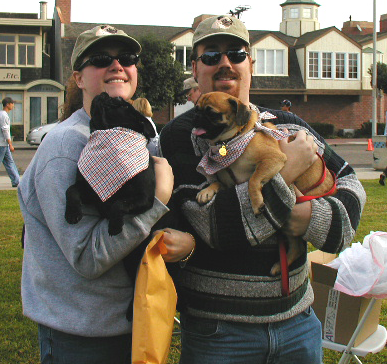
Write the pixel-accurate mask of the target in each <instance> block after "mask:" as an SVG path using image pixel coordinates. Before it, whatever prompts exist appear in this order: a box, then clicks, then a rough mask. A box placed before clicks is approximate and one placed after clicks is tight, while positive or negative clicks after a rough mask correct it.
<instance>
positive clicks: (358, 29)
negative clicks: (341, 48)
mask: <svg viewBox="0 0 387 364" xmlns="http://www.w3.org/2000/svg"><path fill="white" fill-rule="evenodd" d="M341 31H342V32H343V33H344V34H346V35H365V34H372V33H373V31H374V23H373V22H370V21H351V20H350V21H346V22H344V24H343V28H342V29H341Z"/></svg>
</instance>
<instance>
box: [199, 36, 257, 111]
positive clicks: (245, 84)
mask: <svg viewBox="0 0 387 364" xmlns="http://www.w3.org/2000/svg"><path fill="white" fill-rule="evenodd" d="M241 49H243V50H245V49H246V47H245V45H244V43H243V42H242V41H241V40H239V39H238V38H236V37H233V36H228V35H216V36H213V37H210V38H209V39H204V40H203V41H202V42H200V43H199V44H198V46H197V52H198V57H200V56H201V55H202V54H203V53H205V52H210V51H212V52H214V51H216V52H225V51H230V50H241ZM192 70H193V76H194V77H195V79H196V80H197V82H198V84H199V87H200V90H201V92H202V93H203V94H204V93H207V92H212V91H222V92H226V93H228V94H230V95H232V96H235V97H238V98H239V99H241V101H242V102H243V103H244V104H246V105H248V103H249V91H250V84H251V75H252V61H251V57H250V56H247V57H246V59H245V60H244V61H243V62H241V63H237V64H235V63H232V62H231V61H230V60H229V59H228V57H227V56H226V55H225V54H222V57H221V59H220V62H219V63H218V64H217V65H214V66H207V65H205V64H204V63H203V62H202V60H201V59H198V60H196V61H192Z"/></svg>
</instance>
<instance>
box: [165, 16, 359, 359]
mask: <svg viewBox="0 0 387 364" xmlns="http://www.w3.org/2000/svg"><path fill="white" fill-rule="evenodd" d="M249 47H250V44H249V34H248V31H247V29H246V28H245V26H244V24H243V23H242V22H241V21H239V20H238V19H236V18H233V17H229V16H226V15H222V16H215V17H211V18H208V19H206V20H204V21H203V22H202V23H200V24H199V26H198V27H197V29H196V31H195V33H194V36H193V50H192V56H191V59H192V69H193V75H194V77H195V79H196V80H197V82H198V84H199V88H200V90H201V91H202V93H203V94H205V93H207V92H211V91H223V92H226V93H228V94H230V95H233V96H236V97H238V98H239V99H240V100H241V101H242V102H243V103H244V104H246V105H248V106H249V107H250V108H251V109H252V110H253V111H256V112H258V113H259V112H260V111H264V110H265V109H263V108H257V107H256V106H255V105H253V104H251V103H250V99H249V90H250V84H251V77H252V72H253V67H252V65H253V61H252V57H251V54H250V48H249ZM270 113H272V114H273V115H275V116H276V118H274V119H271V120H270V121H271V122H273V123H275V124H277V125H279V126H280V124H286V128H287V129H288V130H289V132H294V133H296V132H297V135H296V139H295V140H294V141H293V142H290V143H289V142H288V141H287V140H282V141H280V142H279V144H280V147H281V149H282V151H283V152H284V153H285V154H286V155H287V162H286V164H285V166H284V168H283V169H282V170H281V171H280V173H279V174H277V175H276V176H274V178H273V179H272V180H271V181H269V182H268V183H266V184H265V185H264V186H263V191H262V192H263V196H264V201H265V208H264V211H263V213H262V214H260V215H258V216H257V217H256V216H255V215H254V213H253V211H252V207H251V203H250V199H249V194H248V182H245V183H242V184H240V185H237V186H235V187H232V188H229V189H225V190H221V191H219V192H218V193H217V194H216V195H215V196H214V198H213V199H212V200H211V201H210V202H209V203H207V204H206V205H204V206H200V205H199V204H198V203H197V202H196V198H195V197H196V194H197V192H198V191H200V190H201V189H202V188H203V186H204V185H205V184H206V180H205V178H204V176H202V175H201V174H200V173H198V172H197V171H196V166H197V164H198V163H199V161H200V159H201V156H202V155H203V154H204V153H205V151H206V150H207V149H208V146H207V145H206V144H205V143H202V142H200V140H199V139H195V137H194V136H193V135H192V133H191V131H192V126H193V118H194V117H195V110H194V109H191V110H189V111H187V112H186V113H184V114H182V115H180V116H179V117H177V118H176V119H174V120H172V121H171V122H170V123H168V124H167V125H166V126H165V127H164V129H163V130H162V132H161V136H160V147H161V152H162V154H163V156H164V157H166V158H167V159H168V161H169V162H170V164H171V166H172V168H173V173H174V176H175V187H174V191H175V195H174V197H175V202H176V203H177V204H178V205H180V207H181V210H182V214H181V215H182V218H183V219H184V220H183V221H182V223H181V224H182V225H181V229H184V231H188V232H189V233H192V234H193V235H194V236H195V238H196V241H197V245H196V251H195V253H194V254H192V256H191V258H190V259H189V260H188V262H187V263H186V264H185V265H184V266H183V267H182V268H180V270H179V271H178V272H177V273H175V274H174V278H175V282H176V286H177V290H178V297H179V303H178V309H179V311H180V313H181V325H182V353H181V359H180V363H183V364H186V363H195V364H196V363H197V364H199V363H200V364H203V363H211V364H214V363H215V364H217V363H238V364H239V363H243V364H250V363H251V364H252V363H269V362H270V363H277V364H278V363H286V364H291V363H297V364H320V363H321V362H322V348H321V324H320V322H319V321H318V319H317V318H316V316H315V315H314V312H313V310H312V309H311V307H310V306H311V304H312V302H313V291H312V288H311V285H310V283H309V281H308V267H307V259H306V254H304V255H303V256H302V257H300V258H299V259H297V261H295V262H294V263H293V264H292V265H291V266H290V267H289V274H290V287H291V288H290V294H289V296H283V295H282V293H281V278H280V276H276V277H272V276H270V269H271V267H272V265H273V264H274V263H275V262H277V261H278V260H279V253H278V242H277V237H278V235H279V232H280V231H281V229H286V231H287V233H291V234H292V235H294V236H302V238H303V239H304V241H305V246H306V242H307V241H310V242H311V243H312V244H313V245H314V246H315V247H316V248H317V249H321V250H324V251H328V252H332V253H335V252H338V251H340V250H341V249H342V248H343V247H345V246H347V245H348V244H349V243H350V242H351V240H352V237H353V236H354V233H355V229H356V227H357V225H358V223H359V219H360V215H361V211H362V208H363V206H364V203H365V193H364V190H363V188H362V186H361V184H360V182H359V181H358V179H357V178H356V176H355V174H354V171H353V169H352V168H351V167H350V166H348V164H346V163H345V162H344V161H343V160H342V159H341V158H340V157H339V156H337V155H336V154H335V153H334V152H333V151H332V150H331V149H330V148H329V146H327V145H326V144H325V143H324V141H323V139H322V138H321V137H320V136H319V135H318V134H316V133H315V132H314V131H313V130H312V129H311V128H310V127H309V126H308V125H307V124H306V123H305V122H304V121H303V120H301V119H300V118H298V117H297V116H295V115H294V114H290V113H284V112H282V111H278V110H270ZM282 128H284V127H282ZM306 131H307V132H308V134H309V135H307V133H306ZM315 142H316V143H317V145H318V150H319V152H320V153H321V154H324V157H325V160H326V163H327V166H328V168H329V169H331V170H333V171H334V172H335V173H336V175H337V187H338V193H337V194H336V196H334V197H328V198H318V199H316V200H314V201H312V202H306V203H300V204H298V205H295V191H294V189H293V187H292V186H291V183H292V182H293V181H294V180H295V179H296V178H297V177H298V176H299V175H300V174H302V173H303V172H304V171H305V170H306V169H307V168H308V166H309V165H310V164H311V163H313V162H314V160H315V158H317V157H316V149H317V145H316V143H315Z"/></svg>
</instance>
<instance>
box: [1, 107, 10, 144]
mask: <svg viewBox="0 0 387 364" xmlns="http://www.w3.org/2000/svg"><path fill="white" fill-rule="evenodd" d="M7 119H8V115H7V112H6V111H1V112H0V128H1V132H2V133H3V137H4V140H9V139H11V131H10V125H9V122H7Z"/></svg>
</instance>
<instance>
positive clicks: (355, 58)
mask: <svg viewBox="0 0 387 364" xmlns="http://www.w3.org/2000/svg"><path fill="white" fill-rule="evenodd" d="M308 66H309V78H323V79H327V78H328V79H329V78H330V79H341V80H344V79H358V78H359V54H358V53H341V52H340V53H331V52H321V53H320V52H309V65H308Z"/></svg>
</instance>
